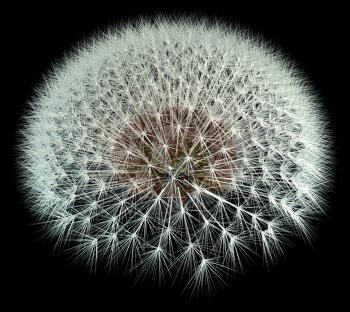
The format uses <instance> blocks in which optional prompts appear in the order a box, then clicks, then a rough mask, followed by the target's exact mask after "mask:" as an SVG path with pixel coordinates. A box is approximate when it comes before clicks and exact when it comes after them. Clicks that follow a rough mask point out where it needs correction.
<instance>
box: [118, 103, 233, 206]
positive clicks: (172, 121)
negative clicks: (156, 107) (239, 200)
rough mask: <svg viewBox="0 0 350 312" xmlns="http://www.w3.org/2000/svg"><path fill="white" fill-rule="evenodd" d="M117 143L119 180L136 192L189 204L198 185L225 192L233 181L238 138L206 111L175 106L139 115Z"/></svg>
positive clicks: (125, 129) (122, 133)
mask: <svg viewBox="0 0 350 312" xmlns="http://www.w3.org/2000/svg"><path fill="white" fill-rule="evenodd" d="M116 141H117V143H116V145H115V147H114V149H113V155H112V158H113V160H114V164H115V166H116V169H117V178H118V179H119V182H120V183H121V184H123V185H125V187H127V188H129V189H131V190H133V191H135V192H144V193H148V194H150V195H151V196H159V197H162V198H172V199H175V200H179V201H181V202H186V201H187V200H188V199H189V197H190V196H191V194H193V193H194V191H195V186H201V187H204V188H206V189H217V190H222V191H223V190H226V189H228V187H229V183H230V181H232V177H233V174H234V168H233V167H234V166H233V164H234V161H233V160H234V158H235V149H234V139H233V137H232V135H231V133H230V131H228V129H227V128H226V127H225V126H224V125H223V123H222V122H220V120H217V119H215V118H214V117H212V116H211V115H210V114H209V113H208V112H206V111H202V110H200V109H195V110H192V109H191V108H188V107H172V108H166V109H163V110H161V111H157V112H154V113H151V114H150V113H147V114H146V113H143V114H138V115H137V117H135V118H133V120H131V121H130V122H128V123H127V125H126V126H125V127H124V128H123V129H122V131H121V133H120V135H119V136H118V139H117V140H116ZM192 196H194V195H192Z"/></svg>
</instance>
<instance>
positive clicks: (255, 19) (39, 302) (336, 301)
mask: <svg viewBox="0 0 350 312" xmlns="http://www.w3.org/2000/svg"><path fill="white" fill-rule="evenodd" d="M281 2H282V1H281ZM159 12H163V13H168V14H169V15H172V14H174V13H176V14H178V15H181V14H183V13H197V16H198V15H199V16H200V15H202V16H206V17H209V18H210V17H217V18H219V19H221V20H223V21H225V22H229V23H233V24H237V23H239V24H241V25H242V26H246V27H249V28H250V29H251V30H252V31H253V32H257V33H260V34H261V35H263V36H264V37H265V38H266V39H268V40H270V41H272V42H274V43H275V44H277V46H279V47H280V48H281V49H282V50H283V51H284V52H285V53H287V54H288V55H289V56H291V57H292V59H293V60H294V61H296V63H297V64H298V65H299V66H300V68H301V69H302V70H303V71H305V72H306V73H307V75H308V78H309V79H310V80H311V82H312V84H313V85H314V87H315V89H317V90H318V91H319V94H320V97H321V98H322V99H323V102H324V103H323V105H324V107H325V108H326V109H327V111H328V114H329V116H330V121H331V124H332V129H333V131H334V137H335V145H334V148H335V152H336V158H337V160H336V163H337V167H336V168H335V170H336V171H337V172H336V180H335V183H334V189H335V191H334V192H333V193H331V194H329V196H328V197H329V198H328V200H329V203H330V204H329V206H330V212H329V218H328V219H326V220H324V221H323V222H322V224H320V225H318V238H317V239H316V241H315V242H314V244H313V246H309V245H305V244H304V243H302V242H298V241H296V242H295V246H294V247H293V248H289V249H288V250H287V252H286V258H285V259H281V260H280V261H279V263H278V265H276V266H274V267H271V268H269V269H268V270H267V269H266V268H263V267H262V266H259V265H258V266H251V267H248V268H247V272H246V274H245V275H244V276H238V277H237V278H234V279H232V280H230V281H229V282H228V286H227V287H225V288H222V289H221V288H218V289H217V291H216V292H215V293H214V294H213V295H211V296H199V297H195V298H192V300H191V301H190V302H188V297H186V296H181V295H180V291H179V290H178V289H177V288H176V287H175V288H174V289H171V288H167V287H161V288H159V287H158V286H157V285H154V284H152V283H150V282H147V281H145V282H141V283H138V284H136V285H134V284H133V280H132V279H131V278H129V277H128V276H123V275H122V274H118V273H115V274H108V273H106V272H99V273H98V274H97V275H91V274H89V272H88V271H87V270H86V269H85V268H84V267H79V266H76V265H72V264H70V261H69V259H67V257H66V256H65V255H58V254H56V253H53V251H52V246H50V244H49V243H48V242H47V241H45V240H40V239H39V235H38V233H36V231H35V228H33V227H32V226H30V225H29V224H30V222H31V221H32V220H31V219H30V216H29V214H28V210H27V208H28V207H27V206H26V203H25V201H24V200H23V196H22V195H21V194H20V192H19V191H18V189H17V187H16V185H17V182H16V174H15V168H14V158H15V153H14V149H13V146H14V139H15V135H16V132H17V131H18V127H19V125H20V123H19V120H20V116H21V115H22V114H24V113H25V103H26V101H27V100H28V99H29V98H30V96H31V95H32V94H33V88H34V87H35V86H37V85H38V84H39V83H40V82H41V81H42V78H43V75H44V74H45V73H47V72H48V70H49V69H50V66H51V65H52V64H54V62H55V60H57V59H60V58H61V57H62V56H63V54H64V53H65V52H68V51H69V50H70V48H71V47H72V46H74V44H76V42H78V41H81V40H82V39H86V38H89V36H90V35H91V34H93V33H94V32H96V31H97V30H101V29H104V28H105V27H106V26H108V25H113V24H118V22H120V21H125V20H126V19H127V18H129V17H136V16H138V15H140V16H151V15H156V14H157V13H159ZM343 12H344V8H338V7H336V6H335V5H333V6H332V7H328V6H320V4H318V5H317V6H313V7H305V5H300V4H297V3H293V4H289V5H287V4H286V3H285V2H283V5H282V4H279V5H276V6H270V7H266V6H260V7H257V6H256V5H255V4H253V3H249V4H248V5H247V6H244V7H243V6H238V5H237V3H236V2H234V1H232V2H231V4H230V5H222V4H212V6H211V7H209V6H208V7H204V6H203V4H202V5H200V6H193V7H189V6H187V7H186V8H185V7H183V8H180V7H179V6H177V7H174V8H170V7H159V6H158V7H156V8H154V9H152V8H151V7H140V6H139V5H138V4H136V3H130V4H129V7H125V6H124V7H123V6H121V5H120V3H118V4H117V2H115V5H111V4H103V3H99V2H97V3H94V4H93V6H91V7H89V4H88V3H87V2H86V3H85V4H82V5H81V6H80V7H79V6H74V7H73V6H72V4H63V3H57V4H56V5H55V4H52V3H51V4H50V5H47V6H32V5H30V6H29V5H28V6H23V5H20V4H18V5H14V6H12V7H11V8H7V9H5V10H4V11H3V14H4V15H5V19H4V21H5V24H4V26H3V29H2V32H3V34H4V35H3V38H2V39H3V42H5V45H4V47H3V50H4V51H5V52H6V53H7V55H6V56H5V57H4V59H3V67H4V68H5V69H6V71H5V74H6V75H7V76H5V75H4V76H5V78H6V79H5V84H3V86H5V88H4V90H3V91H2V94H3V95H7V96H8V98H7V99H5V100H4V98H3V102H2V107H1V112H3V115H2V116H1V117H2V118H1V121H2V127H4V130H3V132H2V133H3V134H4V133H5V134H6V135H5V136H6V140H7V139H8V143H9V145H8V146H6V148H5V149H4V150H3V149H1V150H2V152H1V153H2V154H3V156H4V157H5V158H6V160H7V161H8V162H9V164H8V165H7V162H2V164H3V165H4V166H5V168H4V171H3V172H6V175H7V174H8V175H7V176H6V178H5V176H4V177H3V179H2V181H3V182H4V183H3V184H4V187H3V188H2V189H3V190H5V194H4V195H2V198H3V199H5V200H4V201H3V203H2V205H1V209H2V210H3V211H4V213H5V215H6V217H4V219H3V220H2V223H1V224H2V229H3V231H4V234H3V235H2V243H3V247H2V258H5V259H6V260H7V264H6V265H4V266H3V273H2V274H3V277H4V278H1V279H2V284H3V286H5V287H4V289H5V293H4V292H3V293H2V294H3V295H5V296H6V299H7V301H8V303H9V304H10V305H11V306H12V308H11V309H10V310H13V308H14V307H15V306H18V305H20V304H24V305H25V306H26V307H28V308H29V307H46V308H47V309H48V310H50V309H52V308H54V307H58V306H60V307H62V308H68V307H72V306H76V307H78V308H83V307H90V306H96V307H97V308H99V309H102V308H103V307H108V308H109V309H113V310H121V309H123V310H124V309H126V310H129V309H131V308H132V307H133V306H139V307H141V308H152V309H154V308H155V309H160V310H167V309H170V308H173V307H174V306H177V305H182V304H190V305H192V306H193V308H196V307H199V306H201V307H208V308H210V309H211V310H212V309H216V308H217V309H219V308H221V307H226V308H230V310H231V309H232V310H234V309H238V308H239V309H240V308H244V309H245V310H247V309H248V310H250V308H258V309H259V310H267V309H269V310H270V309H274V308H277V309H279V310H284V309H286V308H288V309H289V308H291V307H294V308H297V309H298V310H300V309H302V308H305V307H309V308H312V307H314V308H316V307H325V305H326V304H327V305H328V304H330V309H332V310H333V311H336V310H338V309H339V307H340V306H341V305H342V304H344V303H345V299H346V298H345V294H346V289H347V287H348V282H347V281H348V278H349V277H348V275H347V273H348V269H347V266H348V263H349V261H348V260H349V258H348V257H347V255H346V251H347V248H348V245H349V243H348V237H349V235H348V232H347V228H346V227H347V223H346V222H347V219H346V217H345V212H346V209H347V206H348V204H347V201H346V200H345V191H346V187H347V186H348V184H349V183H348V182H346V180H345V177H346V173H345V166H344V165H345V157H346V154H345V152H346V151H345V146H346V145H345V144H346V143H347V142H346V140H345V138H346V135H347V133H348V130H347V126H348V124H349V123H348V121H347V120H348V116H347V113H348V112H347V106H348V105H349V99H348V97H347V96H346V93H347V92H348V89H349V88H348V87H347V86H346V82H347V80H348V78H347V75H346V74H345V73H346V67H347V66H348V65H347V61H345V60H346V58H345V57H348V56H346V54H347V51H346V46H345V42H346V39H347V32H346V26H348V25H347V23H346V21H345V17H344V16H343V14H342V13H343ZM198 13H199V14H198ZM3 74H4V72H3ZM4 76H3V77H4ZM5 164H6V165H5ZM8 181H10V183H8ZM7 214H9V216H7ZM123 306H124V307H123ZM78 310H79V309H78Z"/></svg>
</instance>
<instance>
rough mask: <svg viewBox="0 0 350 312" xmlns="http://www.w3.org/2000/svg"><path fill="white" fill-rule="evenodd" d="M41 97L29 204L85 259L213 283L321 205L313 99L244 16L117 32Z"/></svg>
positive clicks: (320, 147)
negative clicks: (238, 22) (239, 23)
mask: <svg viewBox="0 0 350 312" xmlns="http://www.w3.org/2000/svg"><path fill="white" fill-rule="evenodd" d="M33 107H34V110H33V111H32V113H31V116H30V117H29V118H28V123H27V126H26V128H25V129H24V136H23V143H22V144H21V148H22V149H23V151H24V153H23V157H21V163H22V165H23V168H24V169H23V174H22V177H23V182H24V183H25V185H26V186H27V187H28V188H29V189H30V190H31V193H32V194H33V209H32V210H33V212H34V213H35V214H36V215H37V216H38V217H39V218H41V220H42V221H43V224H45V229H46V230H47V232H48V233H50V234H51V235H52V236H53V237H55V238H56V241H57V245H58V246H59V247H62V246H64V245H65V244H68V245H69V246H70V247H71V248H70V250H75V251H76V255H77V257H81V258H83V259H85V260H86V261H87V263H88V264H89V265H91V266H92V265H96V262H99V261H101V262H103V261H104V262H107V263H108V264H109V265H111V266H112V265H114V264H115V263H116V262H117V260H119V259H128V260H127V261H126V262H127V263H128V264H131V266H132V267H135V268H136V271H138V272H146V271H149V272H153V273H154V272H157V273H155V274H158V275H161V276H163V275H164V274H165V273H169V274H171V275H172V276H184V275H183V273H184V272H186V273H188V275H187V277H188V278H189V281H190V282H189V284H188V285H192V286H203V285H204V284H206V283H207V282H209V281H212V280H213V277H217V276H219V275H220V273H224V274H225V273H226V272H227V271H228V270H238V269H240V266H241V265H242V263H243V262H242V260H243V258H244V256H245V255H247V254H250V253H254V252H255V253H257V254H260V255H262V256H263V258H264V259H265V260H270V261H273V260H274V259H275V258H276V256H277V255H278V254H279V253H280V252H281V251H282V247H283V244H284V243H285V241H286V240H287V237H289V236H290V235H291V234H293V235H296V236H298V235H299V236H303V237H306V238H310V236H311V234H312V232H311V229H312V227H311V225H312V222H311V221H312V219H314V218H315V217H317V216H319V215H320V214H321V213H322V212H323V208H324V197H323V191H324V190H325V189H326V188H325V187H326V186H327V184H328V183H329V181H328V180H329V169H328V167H329V166H330V150H331V149H330V147H329V146H330V136H329V134H328V133H327V131H326V130H325V128H326V126H327V123H326V121H325V118H324V116H323V115H322V112H321V111H320V110H319V107H318V101H317V99H316V98H315V97H314V96H313V95H312V93H311V89H310V87H309V86H308V85H307V83H306V82H305V81H304V80H303V79H302V77H301V76H300V75H299V74H298V73H297V72H296V71H295V70H294V68H293V66H292V65H291V64H290V63H288V62H287V61H284V60H283V58H282V57H281V56H280V55H279V54H278V53H277V52H275V50H273V51H272V49H269V48H268V47H267V46H266V45H265V44H264V43H262V42H259V41H257V40H255V39H254V38H251V37H248V36H247V35H246V34H245V33H244V32H242V31H240V30H231V31H227V29H225V28H223V27H221V26H218V25H214V26H213V25H210V26H209V25H208V24H205V23H190V22H188V21H176V22H174V21H172V22H171V21H170V22H169V21H165V20H161V21H158V22H156V23H155V24H149V23H140V24H139V25H138V26H137V27H136V28H133V27H126V28H125V29H123V30H122V31H120V32H117V31H116V32H111V33H109V34H107V35H105V36H104V37H101V38H95V39H94V40H93V41H91V44H87V45H86V47H84V48H81V49H80V50H79V51H77V53H76V54H75V55H74V56H71V57H70V58H69V59H67V61H66V62H65V64H62V65H61V66H60V67H57V68H56V71H55V72H54V74H53V75H52V77H50V79H48V85H47V86H45V87H43V88H42V89H41V91H40V94H39V95H38V97H37V99H36V100H35V101H34V103H33ZM140 268H141V269H140Z"/></svg>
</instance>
